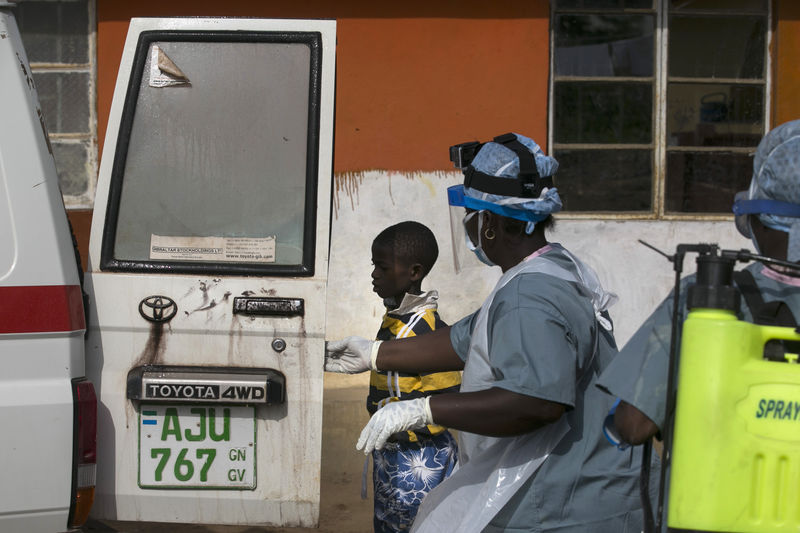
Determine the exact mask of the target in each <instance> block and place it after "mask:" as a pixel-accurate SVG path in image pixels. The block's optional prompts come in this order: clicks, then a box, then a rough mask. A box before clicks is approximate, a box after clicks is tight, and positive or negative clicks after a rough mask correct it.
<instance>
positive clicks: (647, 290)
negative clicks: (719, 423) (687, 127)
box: [327, 171, 752, 346]
mask: <svg viewBox="0 0 800 533" xmlns="http://www.w3.org/2000/svg"><path fill="white" fill-rule="evenodd" d="M462 179H463V178H462V176H461V174H460V173H458V172H424V173H422V172H421V173H404V174H400V173H390V172H385V171H370V172H364V173H363V174H356V175H347V176H337V178H336V186H335V190H334V199H333V202H334V206H333V207H334V209H333V221H332V230H331V231H332V235H331V252H330V266H329V268H330V270H329V278H328V310H327V338H328V339H337V338H341V337H344V336H347V335H361V336H365V337H369V338H372V337H374V335H375V333H376V332H377V331H378V327H379V326H380V319H381V316H383V312H384V309H383V305H382V303H381V300H380V298H378V296H377V295H376V294H375V293H373V292H372V285H371V278H370V272H371V271H372V266H371V255H370V246H371V245H372V240H373V239H374V238H375V236H376V235H377V234H378V233H379V232H380V231H381V230H382V229H384V228H385V227H387V226H390V225H392V224H395V223H397V222H401V221H403V220H416V221H418V222H421V223H423V224H426V225H427V226H428V227H430V228H431V230H433V232H434V234H435V235H436V239H437V241H438V244H439V260H438V261H437V263H436V265H435V266H434V268H433V270H432V271H431V273H430V274H429V275H428V277H427V278H426V279H425V281H424V282H423V290H429V289H437V290H438V291H439V296H440V299H439V305H440V307H439V310H440V314H441V316H442V318H443V319H444V320H445V321H447V322H448V323H452V322H455V321H456V320H458V319H459V318H461V317H462V316H464V315H466V314H468V313H470V312H472V311H474V310H475V309H477V308H478V307H479V306H480V304H481V302H482V301H483V299H484V298H485V297H486V295H488V293H489V292H490V291H491V289H492V287H493V285H494V283H495V282H496V280H497V279H498V278H499V276H500V269H499V268H497V267H493V268H489V267H486V266H483V265H482V264H480V263H479V262H478V261H477V259H475V267H474V268H468V269H466V270H464V271H462V272H461V273H459V274H455V272H454V269H453V260H452V246H451V242H450V222H449V212H448V205H447V196H446V189H447V187H448V186H450V185H455V184H457V183H461V180H462ZM638 239H642V240H645V241H647V242H649V243H650V244H652V245H654V246H656V247H657V248H659V249H660V250H663V251H665V252H666V253H670V254H671V253H674V251H675V246H676V245H677V244H679V243H698V242H706V243H717V244H719V245H720V246H721V247H722V248H730V249H740V248H750V249H752V247H751V244H750V241H749V240H747V239H745V238H743V237H741V236H740V235H739V234H738V233H737V231H736V229H735V227H734V224H733V221H732V220H731V221H721V222H675V221H614V220H599V219H598V220H569V219H566V218H565V217H564V216H561V217H558V216H557V218H556V225H555V228H554V229H553V230H552V231H551V232H550V234H549V235H548V240H550V241H552V242H559V243H561V244H562V245H564V246H565V247H567V248H568V249H569V250H570V251H572V252H573V253H574V254H575V255H577V256H578V257H579V258H581V259H582V260H583V261H585V262H586V263H588V264H590V265H591V266H593V267H594V268H595V270H596V271H597V273H598V274H599V276H600V279H601V281H602V282H603V284H604V286H605V287H606V288H607V289H608V290H611V291H614V292H616V293H617V294H618V295H619V297H620V300H619V302H618V303H617V304H616V305H615V306H614V307H612V308H611V316H612V318H613V319H614V322H615V326H616V337H617V342H618V343H619V345H620V346H622V345H624V343H625V342H626V341H627V340H628V339H629V338H630V336H631V335H632V334H633V333H634V332H635V331H636V328H637V327H638V326H639V325H640V324H641V322H642V321H644V319H645V318H646V317H647V316H648V315H649V314H650V312H651V311H652V309H653V308H654V307H655V306H656V305H657V304H658V303H659V302H660V301H661V300H662V299H663V298H664V297H665V296H666V295H667V293H668V292H669V290H670V289H671V287H672V285H673V283H674V271H673V268H672V264H671V263H670V262H669V261H667V260H666V259H665V258H664V257H662V256H661V255H659V254H657V253H656V252H654V251H652V250H650V249H649V248H646V247H645V246H643V245H641V244H639V243H638V242H637V241H638ZM694 266H695V265H694V256H692V255H690V256H688V257H687V258H686V260H685V261H684V272H685V273H690V272H693V271H694Z"/></svg>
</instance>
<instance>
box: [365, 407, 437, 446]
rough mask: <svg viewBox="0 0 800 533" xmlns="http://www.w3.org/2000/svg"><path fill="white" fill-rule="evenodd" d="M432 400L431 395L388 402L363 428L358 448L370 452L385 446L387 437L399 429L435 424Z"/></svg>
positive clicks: (404, 429) (405, 429) (418, 427)
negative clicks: (432, 414) (432, 413)
mask: <svg viewBox="0 0 800 533" xmlns="http://www.w3.org/2000/svg"><path fill="white" fill-rule="evenodd" d="M430 402H431V398H430V396H426V397H424V398H415V399H413V400H403V401H399V402H389V403H387V404H386V405H384V406H383V407H382V408H381V409H379V410H378V412H376V413H375V414H374V415H372V418H370V419H369V422H368V423H367V425H366V426H364V429H363V430H361V436H360V437H359V438H358V443H357V444H356V449H357V450H361V449H363V450H364V453H365V454H368V453H370V452H371V451H372V450H380V449H381V448H383V446H384V445H385V444H386V439H388V438H389V437H391V436H392V435H393V434H395V433H397V432H399V431H408V430H411V429H420V428H423V427H425V426H427V425H429V424H433V416H431V405H430Z"/></svg>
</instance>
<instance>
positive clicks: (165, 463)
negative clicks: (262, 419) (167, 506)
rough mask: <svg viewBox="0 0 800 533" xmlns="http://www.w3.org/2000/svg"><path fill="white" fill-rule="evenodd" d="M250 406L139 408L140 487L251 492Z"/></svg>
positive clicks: (253, 423)
mask: <svg viewBox="0 0 800 533" xmlns="http://www.w3.org/2000/svg"><path fill="white" fill-rule="evenodd" d="M255 457H256V418H255V407H253V406H239V405H237V406H233V405H231V406H225V405H219V404H216V405H205V406H204V405H197V404H194V405H142V406H141V408H140V409H139V487H141V488H153V489H188V488H204V489H235V490H248V489H250V490H252V489H254V488H255V487H256V460H255Z"/></svg>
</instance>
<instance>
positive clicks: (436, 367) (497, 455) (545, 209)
mask: <svg viewBox="0 0 800 533" xmlns="http://www.w3.org/2000/svg"><path fill="white" fill-rule="evenodd" d="M451 159H453V160H454V162H456V164H457V166H458V167H459V168H461V169H462V170H463V172H464V175H465V180H464V185H463V186H456V187H452V188H451V190H449V191H448V193H449V194H448V196H449V200H450V204H451V206H452V207H454V208H458V209H459V210H460V211H461V213H460V214H461V215H462V217H463V218H462V219H461V220H459V221H458V224H459V229H462V226H461V224H462V220H463V231H464V232H465V233H466V235H465V237H466V238H465V240H464V241H463V242H464V243H465V244H466V247H467V248H469V249H470V250H472V251H473V252H474V253H475V254H476V255H477V256H478V257H479V259H480V260H481V261H482V262H484V263H487V264H490V265H497V266H499V267H500V268H501V269H502V272H503V274H502V276H501V278H500V280H499V281H498V283H497V285H496V287H495V288H494V290H493V291H492V293H491V294H490V295H489V296H488V298H487V299H486V301H485V302H484V303H483V305H482V306H481V308H480V309H479V310H477V311H476V312H474V313H473V314H471V315H469V316H467V317H465V318H463V319H461V320H460V321H458V322H457V323H456V324H454V325H453V326H451V327H446V328H442V329H437V330H436V331H435V332H433V333H430V334H428V335H424V336H421V337H413V338H409V339H402V340H394V341H386V342H382V343H381V342H371V341H367V340H366V339H362V338H358V337H350V338H348V339H344V340H343V341H338V342H331V343H329V345H328V349H327V353H326V360H325V369H326V370H327V371H332V372H348V373H353V372H360V371H366V370H370V369H373V370H375V369H379V370H382V371H386V370H393V371H400V372H423V371H424V372H431V371H451V370H462V369H463V376H462V385H461V389H460V391H459V392H457V393H449V394H440V395H436V396H434V397H427V398H420V399H414V400H409V401H402V402H394V403H391V404H389V405H387V406H385V407H384V408H383V409H381V410H379V411H378V412H377V413H376V414H375V415H374V416H373V417H372V418H371V420H370V421H369V423H368V424H367V426H366V427H365V428H364V430H363V431H362V434H361V437H360V439H359V442H358V445H357V446H358V448H360V449H363V450H364V452H365V453H369V452H370V451H371V450H373V449H376V448H381V447H382V446H383V445H384V443H385V442H386V439H387V438H388V437H389V436H390V435H392V434H395V433H396V432H398V431H407V430H413V429H415V428H420V427H424V426H425V425H430V424H439V425H443V426H446V427H449V428H453V429H457V430H460V434H459V441H460V442H459V446H460V448H459V465H460V467H459V468H458V469H457V470H456V472H455V473H454V474H453V475H452V476H451V477H450V478H449V479H448V480H446V481H445V482H444V483H442V484H441V485H440V486H439V487H437V488H436V489H434V491H433V492H431V493H430V494H429V495H428V496H427V497H426V499H425V500H424V502H423V504H422V507H421V508H420V511H419V514H418V515H417V519H416V521H415V523H414V529H413V530H414V531H445V530H449V531H507V530H508V531H537V532H543V531H548V532H550V531H552V532H555V531H558V532H586V531H592V532H601V533H602V532H609V533H612V532H613V533H620V532H626V531H637V532H638V531H640V526H641V523H642V516H641V503H640V500H639V495H638V491H637V483H638V474H639V468H638V467H639V464H640V462H641V459H640V458H639V457H634V456H633V454H636V453H641V452H640V451H636V450H635V449H633V448H632V449H630V450H628V451H625V452H620V451H619V450H617V449H616V448H614V447H612V446H609V445H608V443H606V442H605V440H604V437H603V434H602V430H601V426H602V423H603V419H604V416H605V414H606V413H607V412H608V410H609V409H610V407H611V403H612V401H613V398H610V397H609V396H607V395H605V394H603V393H602V392H601V391H600V390H598V389H597V387H595V381H596V379H597V377H598V375H599V374H600V373H601V372H602V371H603V369H604V368H605V367H606V366H607V365H608V363H609V362H610V361H611V359H612V358H613V357H614V355H615V354H616V353H617V348H616V344H615V341H614V337H613V332H612V324H611V320H610V318H609V315H608V313H607V311H606V309H607V307H608V306H609V305H610V304H611V303H613V301H614V300H615V296H614V295H613V294H610V293H608V292H606V291H605V290H604V289H603V288H602V287H601V286H600V283H599V281H598V279H597V276H596V274H595V273H594V271H592V269H591V268H589V267H588V266H586V265H585V264H583V263H582V262H581V261H580V260H578V259H577V258H576V257H575V256H573V255H572V254H571V253H570V252H568V251H567V250H566V249H565V248H564V247H562V246H561V245H559V244H556V243H548V241H547V239H546V238H545V229H546V228H548V227H550V226H551V224H552V221H553V219H552V213H555V212H557V211H558V210H559V209H560V207H561V200H560V198H559V196H558V193H557V191H556V189H555V188H554V187H553V183H552V175H553V174H554V173H555V171H556V169H557V168H558V163H557V162H556V160H555V159H553V158H552V157H548V156H546V155H544V154H543V153H542V151H541V149H540V148H539V146H538V145H537V144H536V143H535V142H534V141H533V140H531V139H529V138H527V137H524V136H522V135H518V134H506V135H502V136H499V137H496V138H495V139H494V140H493V141H492V142H487V143H484V144H480V143H466V144H464V145H457V146H455V147H453V148H451Z"/></svg>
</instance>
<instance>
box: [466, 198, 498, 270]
mask: <svg viewBox="0 0 800 533" xmlns="http://www.w3.org/2000/svg"><path fill="white" fill-rule="evenodd" d="M482 212H483V211H473V212H472V213H467V215H466V216H465V217H464V221H463V224H464V239H465V240H466V242H467V248H469V249H470V251H471V252H472V253H474V254H475V256H476V257H477V258H478V261H480V262H481V263H483V264H484V265H486V266H495V264H494V263H493V262H492V260H491V259H489V258H488V257H486V252H484V251H483V247H482V246H481V217H480V216H479V217H478V244H477V245H476V244H474V243H473V242H472V239H470V238H469V232H468V231H467V222H469V219H471V218H472V217H473V216H474V215H477V214H480V213H482Z"/></svg>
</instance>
